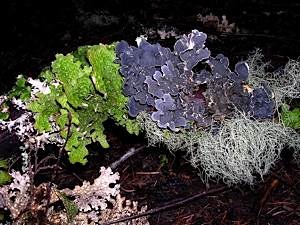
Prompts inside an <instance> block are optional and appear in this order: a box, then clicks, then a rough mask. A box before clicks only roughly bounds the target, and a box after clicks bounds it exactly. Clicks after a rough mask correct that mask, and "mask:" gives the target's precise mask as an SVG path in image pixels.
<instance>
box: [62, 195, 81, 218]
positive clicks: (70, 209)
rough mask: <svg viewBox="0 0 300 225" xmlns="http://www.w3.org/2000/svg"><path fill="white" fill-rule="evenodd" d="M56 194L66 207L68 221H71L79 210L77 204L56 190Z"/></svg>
mask: <svg viewBox="0 0 300 225" xmlns="http://www.w3.org/2000/svg"><path fill="white" fill-rule="evenodd" d="M58 196H59V198H60V200H61V201H62V203H63V204H64V207H65V209H66V212H67V217H68V222H69V223H72V222H73V220H74V218H75V216H76V215H77V213H78V212H79V210H78V207H77V205H76V204H75V203H74V202H73V201H72V200H71V199H69V198H68V196H67V195H66V194H65V193H63V192H58Z"/></svg>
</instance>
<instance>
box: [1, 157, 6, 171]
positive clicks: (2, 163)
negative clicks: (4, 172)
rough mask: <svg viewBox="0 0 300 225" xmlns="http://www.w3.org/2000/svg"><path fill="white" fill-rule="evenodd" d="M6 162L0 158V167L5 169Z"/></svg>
mask: <svg viewBox="0 0 300 225" xmlns="http://www.w3.org/2000/svg"><path fill="white" fill-rule="evenodd" d="M7 168H8V164H7V161H6V160H3V159H0V169H7Z"/></svg>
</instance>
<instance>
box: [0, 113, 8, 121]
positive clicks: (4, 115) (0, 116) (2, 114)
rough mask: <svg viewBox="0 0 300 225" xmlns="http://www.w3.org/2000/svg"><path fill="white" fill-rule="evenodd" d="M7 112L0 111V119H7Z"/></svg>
mask: <svg viewBox="0 0 300 225" xmlns="http://www.w3.org/2000/svg"><path fill="white" fill-rule="evenodd" d="M8 118H9V113H8V112H0V120H8Z"/></svg>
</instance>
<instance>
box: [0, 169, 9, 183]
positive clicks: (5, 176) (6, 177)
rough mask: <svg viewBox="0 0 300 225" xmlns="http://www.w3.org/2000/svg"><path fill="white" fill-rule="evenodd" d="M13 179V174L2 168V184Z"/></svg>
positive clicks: (0, 179) (0, 173)
mask: <svg viewBox="0 0 300 225" xmlns="http://www.w3.org/2000/svg"><path fill="white" fill-rule="evenodd" d="M10 181H11V176H10V175H9V174H8V172H6V171H2V170H0V185H4V184H7V183H8V182H10Z"/></svg>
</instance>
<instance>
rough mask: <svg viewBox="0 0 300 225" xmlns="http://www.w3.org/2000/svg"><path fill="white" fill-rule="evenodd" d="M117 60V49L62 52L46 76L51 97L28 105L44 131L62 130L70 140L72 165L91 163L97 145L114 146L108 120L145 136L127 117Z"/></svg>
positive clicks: (101, 47) (38, 96)
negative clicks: (92, 149) (108, 133)
mask: <svg viewBox="0 0 300 225" xmlns="http://www.w3.org/2000/svg"><path fill="white" fill-rule="evenodd" d="M114 61H115V49H114V45H102V44H100V45H95V46H85V47H80V48H79V49H78V50H77V51H76V52H75V53H73V54H67V55H62V54H58V55H56V60H55V61H54V62H52V64H51V67H50V68H49V69H47V70H45V71H43V72H42V73H41V75H40V79H42V80H44V82H45V83H46V85H48V86H49V88H50V93H46V94H45V93H41V92H40V93H37V94H36V96H35V97H34V98H33V99H31V100H30V101H29V103H28V104H27V108H28V109H29V110H30V111H32V112H34V113H35V128H36V129H37V130H38V132H40V133H43V132H51V131H53V129H54V127H56V129H58V130H59V131H60V134H61V136H62V137H63V138H64V139H66V140H67V144H66V150H67V151H68V153H69V158H70V161H71V163H76V162H79V163H82V164H85V163H86V162H87V160H86V159H85V157H86V156H87V154H88V150H87V148H86V146H87V145H88V144H90V143H92V142H99V143H100V144H101V145H102V147H103V148H108V147H109V144H108V142H107V140H106V136H105V134H104V126H103V123H104V122H105V121H106V120H108V119H113V120H114V121H115V122H116V123H117V124H119V125H122V126H124V127H126V129H127V130H128V132H130V133H135V134H138V132H139V126H138V124H137V123H136V122H135V121H133V120H131V119H129V118H128V116H127V109H126V104H127V97H125V96H124V95H123V94H122V84H123V78H122V77H121V76H120V74H119V65H118V64H115V63H114ZM68 135H69V136H68ZM67 136H68V137H67Z"/></svg>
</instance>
